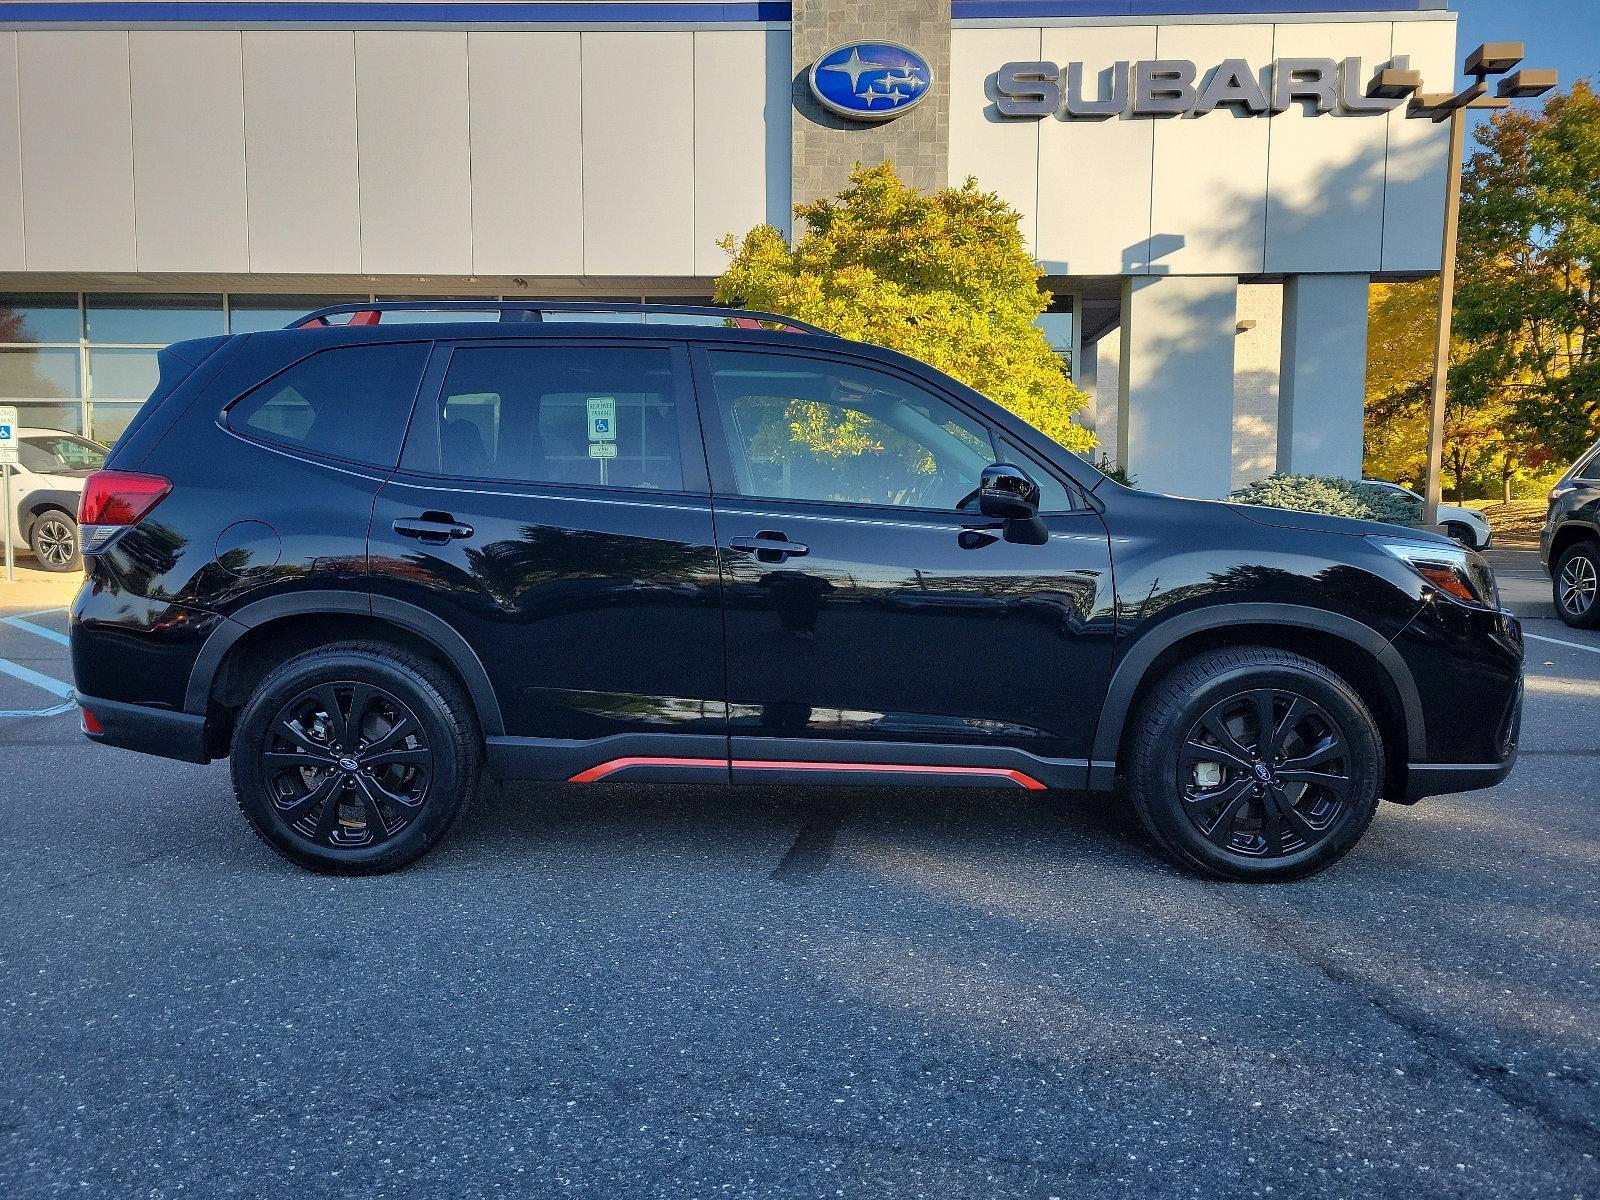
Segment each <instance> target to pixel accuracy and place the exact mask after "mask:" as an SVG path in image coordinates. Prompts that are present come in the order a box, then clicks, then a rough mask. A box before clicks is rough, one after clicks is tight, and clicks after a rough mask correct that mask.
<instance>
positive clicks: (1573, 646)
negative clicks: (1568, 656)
mask: <svg viewBox="0 0 1600 1200" xmlns="http://www.w3.org/2000/svg"><path fill="white" fill-rule="evenodd" d="M1522 636H1523V637H1525V638H1532V639H1533V640H1534V641H1536V642H1549V643H1550V644H1551V645H1552V646H1565V647H1566V648H1567V649H1568V650H1587V651H1588V652H1589V653H1590V654H1600V646H1585V645H1584V644H1583V643H1581V642H1563V641H1562V640H1561V639H1560V638H1547V637H1543V636H1541V635H1539V634H1537V633H1529V632H1528V631H1527V630H1526V629H1524V630H1523V631H1522Z"/></svg>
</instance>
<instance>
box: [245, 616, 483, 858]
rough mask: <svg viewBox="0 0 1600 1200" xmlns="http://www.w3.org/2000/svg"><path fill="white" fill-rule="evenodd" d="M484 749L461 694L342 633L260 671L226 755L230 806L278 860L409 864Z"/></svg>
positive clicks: (473, 780)
mask: <svg viewBox="0 0 1600 1200" xmlns="http://www.w3.org/2000/svg"><path fill="white" fill-rule="evenodd" d="M335 708H337V714H336V715H335ZM358 710H359V711H360V712H361V714H362V716H361V718H360V720H359V721H355V722H354V723H352V722H353V714H354V713H355V712H357V711H358ZM397 730H400V731H401V732H399V733H398V734H397ZM334 747H338V751H337V752H336V751H335V750H334ZM482 747H483V738H482V735H481V734H480V733H479V730H478V722H477V717H476V714H475V713H474V711H473V708H472V705H471V702H470V701H469V700H468V699H467V697H466V695H465V693H464V692H463V691H462V690H461V688H460V687H459V686H458V685H457V684H456V682H455V680H454V679H452V678H451V677H450V676H448V675H447V674H446V673H445V672H444V671H443V670H441V669H440V668H439V667H438V666H436V665H434V664H433V663H431V662H428V661H427V660H425V659H422V658H419V657H417V656H416V655H414V654H410V653H408V652H406V651H403V650H400V649H397V648H394V647H391V646H386V645H382V644H379V643H362V642H350V643H342V644H338V645H332V646H326V647H323V648H320V649H317V650H312V651H309V652H308V653H305V654H302V655H300V656H298V657H296V658H293V659H291V660H290V661H289V662H287V663H284V664H283V665H282V666H280V667H278V668H277V669H276V670H274V671H272V672H271V673H270V674H269V675H268V676H267V677H266V678H265V679H264V680H262V682H261V684H260V686H258V687H257V688H256V690H255V692H254V694H253V695H252V696H251V697H250V700H249V702H248V703H247V704H246V705H245V707H244V710H243V712H241V713H240V715H239V720H238V724H237V726H236V728H235V732H234V737H233V748H232V751H231V753H230V755H229V761H230V766H231V768H232V773H233V790H234V795H235V797H236V798H237V799H238V801H239V807H240V809H241V810H242V811H243V812H244V815H245V816H246V817H247V818H248V819H249V821H250V825H251V828H253V829H254V830H255V831H256V833H257V834H258V835H260V837H261V839H262V840H263V841H265V842H266V843H267V845H269V846H271V847H272V848H273V849H274V850H276V851H277V852H278V853H279V854H281V855H282V856H283V857H284V858H286V859H288V860H289V861H290V862H293V863H296V864H298V865H299V866H302V867H305V868H307V869H308V870H311V871H317V872H320V873H323V874H328V875H380V874H383V873H385V872H387V871H394V870H398V869H399V868H400V867H403V866H406V865H407V864H408V863H412V862H415V861H416V860H417V859H418V858H420V857H422V855H424V854H425V853H427V852H428V851H429V850H430V849H432V848H433V846H435V845H436V844H438V843H439V842H440V841H442V840H443V839H444V837H445V836H446V835H447V834H448V833H449V832H450V830H451V829H453V828H454V827H455V824H456V822H457V821H459V820H460V819H461V815H462V813H463V812H464V811H465V809H466V802H467V799H468V797H469V796H471V795H472V792H473V790H474V788H475V787H476V786H477V781H478V773H479V770H480V767H481V765H482V756H483V750H482ZM379 757H381V759H382V761H377V759H378V758H379ZM294 759H305V760H306V762H305V764H304V765H302V764H300V763H297V762H295V761H293V760H294ZM374 806H375V807H376V813H374Z"/></svg>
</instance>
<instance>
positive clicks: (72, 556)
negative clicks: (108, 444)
mask: <svg viewBox="0 0 1600 1200" xmlns="http://www.w3.org/2000/svg"><path fill="white" fill-rule="evenodd" d="M107 453H108V451H107V450H106V448H105V447H104V446H102V445H101V444H100V443H99V442H91V441H90V440H89V439H88V438H86V437H79V436H78V435H77V434H75V433H66V432H64V431H62V430H60V429H27V428H24V429H21V430H19V431H18V435H17V466H16V467H15V468H13V470H12V475H11V501H12V505H13V508H12V522H13V523H12V526H11V527H12V528H13V529H15V530H17V532H18V535H19V536H18V539H17V545H18V547H19V548H20V549H27V550H32V551H33V556H34V557H35V558H36V559H38V560H39V566H41V567H42V568H44V569H45V570H46V571H76V570H78V569H79V567H80V566H81V565H82V559H81V558H80V556H79V552H78V497H79V496H81V495H82V494H83V481H84V480H85V479H87V478H88V477H89V475H90V474H91V473H92V472H94V471H98V470H99V469H100V467H101V465H102V464H103V463H104V462H105V461H106V454H107Z"/></svg>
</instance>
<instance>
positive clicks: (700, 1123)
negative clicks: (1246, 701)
mask: <svg viewBox="0 0 1600 1200" xmlns="http://www.w3.org/2000/svg"><path fill="white" fill-rule="evenodd" d="M1496 557H1497V559H1498V560H1499V561H1498V562H1497V566H1498V567H1499V568H1500V570H1501V575H1502V581H1503V583H1504V585H1505V590H1506V595H1507V597H1508V599H1509V600H1510V601H1511V602H1512V603H1513V604H1514V605H1515V606H1516V607H1518V609H1519V611H1520V612H1521V614H1522V615H1523V616H1524V617H1525V618H1529V624H1528V631H1529V633H1530V634H1531V635H1533V636H1534V638H1535V639H1538V640H1531V641H1530V642H1529V656H1528V664H1529V665H1528V679H1529V694H1528V708H1527V716H1526V721H1525V725H1524V737H1523V751H1522V755H1523V757H1522V762H1521V765H1520V766H1519V768H1518V770H1517V772H1516V773H1515V774H1514V775H1513V776H1512V778H1511V779H1510V780H1509V781H1507V782H1506V783H1505V784H1503V785H1502V786H1500V787H1499V788H1496V789H1495V790H1493V791H1488V792H1479V793H1474V794H1471V795H1463V796H1453V797H1443V798H1438V799H1435V800H1431V801H1426V802H1424V803H1423V804H1422V805H1420V806H1418V807H1415V808H1401V807H1398V806H1394V805H1386V806H1384V808H1383V809H1382V810H1381V811H1380V813H1379V815H1378V818H1377V820H1376V821H1375V822H1374V824H1373V826H1372V829H1371V831H1370V832H1369V833H1368V835H1367V837H1366V839H1365V840H1364V842H1363V843H1362V844H1361V845H1360V846H1359V847H1358V848H1357V850H1356V851H1355V853H1354V854H1353V855H1352V856H1351V857H1350V858H1348V859H1347V860H1346V861H1345V862H1344V863H1342V864H1340V865H1339V866H1337V867H1335V868H1334V869H1333V870H1331V871H1329V872H1327V873H1325V874H1324V875H1322V876H1320V877H1318V878H1316V879H1313V880H1309V881H1306V882H1303V883H1299V884H1294V885H1288V886H1279V887H1271V888H1248V887H1241V886H1231V885H1223V884H1211V883H1205V882H1200V881H1197V880H1194V879H1190V878H1188V877H1186V876H1183V875H1179V874H1177V873H1175V872H1174V871H1172V870H1170V869H1169V868H1167V867H1166V866H1164V865H1162V864H1161V863H1159V862H1157V861H1156V860H1154V859H1153V858H1151V857H1150V856H1149V855H1148V854H1147V853H1146V852H1145V850H1144V849H1143V848H1142V847H1141V846H1140V845H1139V844H1138V843H1137V842H1136V841H1135V840H1133V839H1132V838H1131V837H1130V836H1129V835H1128V834H1127V833H1125V832H1124V831H1123V829H1122V827H1121V826H1120V824H1119V823H1117V822H1116V821H1115V820H1114V819H1112V818H1111V817H1110V816H1108V815H1107V814H1106V813H1104V812H1103V811H1101V810H1100V809H1098V808H1095V807H1092V806H1089V805H1087V804H1085V803H1083V802H1073V801H1068V802H1065V803H1063V802H1062V801H1061V800H1059V799H1055V798H1049V799H1039V798H1037V797H1034V796H1033V795H1032V794H1031V793H1030V794H1027V795H1025V796H1024V797H1023V798H1021V799H1018V798H1016V796H1015V795H1014V794H1012V793H1005V794H1000V795H997V794H991V793H977V792H974V793H970V794H969V793H943V792H935V793H916V792H890V791H880V790H877V789H871V790H861V791H850V792H835V793H830V792H828V791H823V790H817V791H805V792H785V793H771V792H766V791H759V790H748V791H739V792H730V791H726V790H711V789H698V788H695V789H672V788H654V789H644V788H640V789H631V790H604V789H596V790H579V789H573V788H566V789H561V788H536V787H514V788H507V789H504V790H503V791H496V790H492V789H491V790H489V791H486V793H485V794H484V796H483V797H482V799H481V801H480V802H479V803H478V804H477V805H476V807H475V809H474V810H473V811H472V812H471V813H470V814H469V816H468V818H467V819H466V821H465V822H464V823H463V825H462V826H461V828H460V829H459V830H458V831H457V832H456V834H455V836H454V837H453V839H452V840H450V841H449V842H448V843H447V844H446V845H445V846H444V847H443V848H442V849H441V850H439V851H438V852H436V853H435V854H433V855H432V856H430V857H429V858H427V859H425V860H424V861H423V862H422V863H421V864H419V865H418V866H417V867H415V868H413V869H411V870H409V871H406V872H404V873H402V874H400V875H396V876H390V877H386V878H380V879H369V880H334V879H324V878H318V877H314V876H311V875H308V874H303V873H301V872H299V871H297V870H295V869H293V868H291V867H289V866H288V865H286V864H285V863H283V862H281V861H279V860H278V859H277V858H275V857H274V856H273V855H272V854H271V853H270V852H269V851H268V850H267V849H266V848H265V847H264V846H263V845H261V844H260V843H259V842H258V841H257V840H256V838H255V837H254V836H253V835H252V834H251V833H250V832H249V831H248V829H247V828H246V826H245V824H244V821H243V818H242V817H241V816H240V815H239V813H238V811H237V809H236V808H235V806H234V803H233V800H232V796H231V792H230V789H229V784H228V773H227V768H226V765H225V764H221V763H215V764H212V765H210V766H208V767H196V766H187V765H184V764H180V763H171V762H164V761H159V760H155V759H149V758H144V757H139V756H135V755H131V754H127V753H123V752H120V751H114V750H108V749H104V748H102V747H97V746H94V745H91V744H89V743H88V742H86V741H84V740H83V739H82V738H81V737H80V736H79V734H78V731H77V723H76V718H75V716H74V715H73V714H72V713H71V712H60V713H56V714H55V715H18V714H24V713H40V712H44V713H48V710H50V709H52V708H55V707H57V706H59V705H62V704H63V701H64V688H65V687H66V685H67V683H68V682H69V681H70V673H69V669H68V665H67V657H66V650H65V647H64V645H63V644H62V641H63V633H64V630H65V627H66V626H65V614H64V613H63V612H61V611H59V610H51V611H42V612H39V611H33V610H29V609H24V610H19V611H13V612H11V613H9V614H8V616H9V618H10V619H9V621H8V622H0V664H3V665H0V672H3V673H0V714H3V715H0V796H3V797H4V801H3V809H4V818H5V819H4V821H3V822H0V888H3V893H4V895H5V897H6V906H5V913H6V919H5V920H4V921H3V922H0V968H3V973H0V1039H3V1040H0V1046H3V1051H4V1053H3V1061H0V1146H3V1152H0V1194H4V1195H6V1196H8V1197H20V1196H45V1195H57V1194H73V1195H114V1196H148V1197H172V1196H182V1195H196V1196H216V1195H231V1194H240V1195H257V1196H284V1195H296V1196H301V1195H307V1196H309V1195H357V1194H359V1195H395V1196H432V1195H437V1196H452V1197H455V1196H466V1195H481V1194H486V1193H489V1192H491V1191H505V1192H513V1193H516V1194H523V1195H538V1196H547V1195H581V1196H608V1197H615V1196H652V1197H680V1196H681V1197H706V1196H716V1195H728V1196H738V1197H754V1196H785V1197H790V1196H794V1197H809V1196H816V1197H826V1196H863V1197H898V1196H929V1197H941V1198H944V1197H952V1196H980V1197H999V1196H1026V1197H1039V1198H1041V1200H1043V1198H1045V1197H1051V1196H1059V1197H1073V1198H1077V1197H1086V1196H1101V1195H1104V1196H1140V1195H1162V1196H1172V1195H1180V1194H1181V1195H1194V1196H1205V1197H1213V1196H1231V1195H1241V1196H1242V1195H1262V1196H1265V1195H1277V1196H1283V1195H1290V1196H1294V1195H1308V1194H1319V1195H1371V1194H1378V1193H1386V1194H1387V1193H1404V1194H1408V1195H1413V1196H1418V1195H1421V1196H1455V1195H1468V1194H1472V1195H1494V1196H1497V1197H1508V1196H1530V1197H1531V1196H1539V1197H1550V1196H1586V1195H1595V1194H1596V1193H1600V1162H1597V1158H1596V1155H1597V1154H1600V822H1597V818H1600V736H1597V722H1596V714H1597V713H1600V636H1597V635H1596V634H1593V633H1580V632H1576V631H1573V630H1569V629H1567V628H1566V627H1565V626H1563V625H1561V624H1560V623H1559V622H1557V621H1555V620H1554V619H1553V617H1552V616H1551V613H1550V609H1549V606H1548V600H1547V599H1545V598H1543V597H1546V596H1547V594H1548V593H1547V592H1544V593H1541V588H1544V587H1546V586H1547V585H1545V584H1544V581H1543V577H1542V576H1541V575H1539V574H1538V566H1537V563H1536V562H1532V561H1531V556H1530V555H1529V554H1528V553H1527V552H1499V553H1498V554H1497V555H1496ZM0 594H3V593H0ZM1541 605H1542V608H1541ZM19 612H20V614H21V615H20V616H19Z"/></svg>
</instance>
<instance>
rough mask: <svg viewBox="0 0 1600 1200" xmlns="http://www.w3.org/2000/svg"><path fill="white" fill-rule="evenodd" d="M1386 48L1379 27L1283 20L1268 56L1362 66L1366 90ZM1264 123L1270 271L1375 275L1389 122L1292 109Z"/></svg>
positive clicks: (1378, 116) (1385, 33)
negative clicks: (1268, 135) (1267, 128)
mask: <svg viewBox="0 0 1600 1200" xmlns="http://www.w3.org/2000/svg"><path fill="white" fill-rule="evenodd" d="M1393 41H1394V25H1393V24H1391V23H1386V22H1365V21H1363V22H1341V23H1339V24H1310V23H1305V22H1298V23H1289V22H1285V23H1281V24H1279V25H1277V26H1276V27H1275V42H1276V47H1275V50H1274V57H1275V58H1277V59H1280V60H1281V59H1292V58H1300V59H1324V60H1327V61H1331V62H1342V61H1344V60H1345V59H1347V58H1359V59H1360V60H1361V74H1362V79H1363V82H1365V80H1366V79H1368V78H1370V77H1371V75H1372V73H1373V71H1375V70H1376V69H1377V68H1378V67H1379V66H1380V65H1382V64H1384V63H1387V62H1388V61H1389V60H1390V57H1391V55H1392V53H1393V52H1392V49H1391V47H1392V44H1393ZM1308 109H1309V110H1310V111H1308ZM1270 125H1271V128H1272V175H1271V179H1270V181H1269V184H1268V188H1267V270H1268V271H1272V272H1293V271H1338V270H1346V271H1354V270H1362V271H1377V270H1379V269H1380V266H1381V261H1382V254H1383V196H1384V189H1385V183H1386V177H1387V155H1388V147H1389V126H1390V118H1389V116H1388V115H1387V114H1384V113H1375V114H1372V115H1368V116H1352V117H1343V118H1338V119H1335V118H1331V117H1329V116H1327V115H1326V114H1323V113H1318V112H1316V111H1315V110H1314V108H1312V106H1311V105H1310V104H1309V103H1308V102H1306V101H1297V102H1295V103H1294V104H1293V105H1292V106H1291V107H1290V108H1289V109H1288V110H1287V111H1285V112H1281V113H1278V114H1277V115H1276V116H1275V117H1273V118H1272V120H1271V122H1270Z"/></svg>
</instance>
